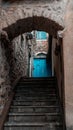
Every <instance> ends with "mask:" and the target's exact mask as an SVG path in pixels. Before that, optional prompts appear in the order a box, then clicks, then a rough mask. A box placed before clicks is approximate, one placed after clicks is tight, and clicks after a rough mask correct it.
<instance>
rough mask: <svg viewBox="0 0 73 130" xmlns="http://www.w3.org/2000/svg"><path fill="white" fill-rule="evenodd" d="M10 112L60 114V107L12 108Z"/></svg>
mask: <svg viewBox="0 0 73 130" xmlns="http://www.w3.org/2000/svg"><path fill="white" fill-rule="evenodd" d="M10 112H21V113H23V112H25V113H33V112H35V113H44V112H45V113H53V112H54V113H56V112H60V109H59V106H57V105H56V106H54V105H52V106H19V105H17V106H11V108H10Z"/></svg>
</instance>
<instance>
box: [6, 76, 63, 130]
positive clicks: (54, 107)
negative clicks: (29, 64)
mask: <svg viewBox="0 0 73 130" xmlns="http://www.w3.org/2000/svg"><path fill="white" fill-rule="evenodd" d="M14 91H15V96H14V99H13V102H12V104H11V107H10V110H9V113H8V117H7V120H6V122H5V124H4V130H63V117H62V110H61V105H60V100H59V96H58V91H57V83H56V78H55V77H50V78H26V79H25V78H21V79H20V81H19V83H18V84H17V86H16V88H15V90H14Z"/></svg>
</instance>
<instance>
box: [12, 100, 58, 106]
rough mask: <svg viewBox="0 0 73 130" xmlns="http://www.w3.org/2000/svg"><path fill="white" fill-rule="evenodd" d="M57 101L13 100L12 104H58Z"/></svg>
mask: <svg viewBox="0 0 73 130" xmlns="http://www.w3.org/2000/svg"><path fill="white" fill-rule="evenodd" d="M58 104H59V103H58V101H46V100H45V101H16V100H14V101H13V103H12V105H23V106H33V105H34V106H43V105H58Z"/></svg>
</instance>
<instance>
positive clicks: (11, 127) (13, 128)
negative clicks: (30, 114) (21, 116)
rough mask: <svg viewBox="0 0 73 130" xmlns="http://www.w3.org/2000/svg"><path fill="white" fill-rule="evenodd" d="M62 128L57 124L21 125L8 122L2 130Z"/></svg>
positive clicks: (55, 129) (52, 129)
mask: <svg viewBox="0 0 73 130" xmlns="http://www.w3.org/2000/svg"><path fill="white" fill-rule="evenodd" d="M62 129H63V126H62V124H61V123H59V122H52V123H48V122H46V123H37V122H36V123H30V122H28V123H22V122H19V123H17V122H11V123H10V122H9V123H6V124H5V127H4V130H62Z"/></svg>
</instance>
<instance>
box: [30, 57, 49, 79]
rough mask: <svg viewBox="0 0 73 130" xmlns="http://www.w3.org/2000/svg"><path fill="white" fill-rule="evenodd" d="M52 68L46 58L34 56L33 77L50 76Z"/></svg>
mask: <svg viewBox="0 0 73 130" xmlns="http://www.w3.org/2000/svg"><path fill="white" fill-rule="evenodd" d="M50 76H51V68H50V66H49V65H48V64H47V63H46V58H34V60H33V70H32V77H50Z"/></svg>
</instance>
